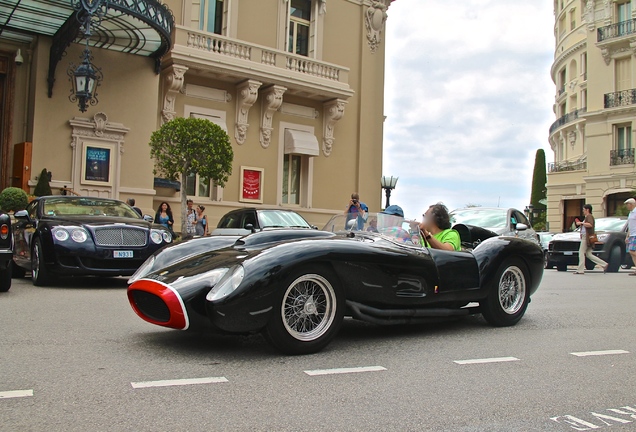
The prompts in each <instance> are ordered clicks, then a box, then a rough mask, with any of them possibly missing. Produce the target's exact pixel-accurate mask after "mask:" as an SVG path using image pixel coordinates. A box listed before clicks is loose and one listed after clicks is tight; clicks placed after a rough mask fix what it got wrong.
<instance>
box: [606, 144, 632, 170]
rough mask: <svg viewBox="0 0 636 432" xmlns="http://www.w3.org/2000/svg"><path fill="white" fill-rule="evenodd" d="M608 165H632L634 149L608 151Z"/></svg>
mask: <svg viewBox="0 0 636 432" xmlns="http://www.w3.org/2000/svg"><path fill="white" fill-rule="evenodd" d="M610 165H611V166H616V165H634V149H633V148H627V149H618V150H610Z"/></svg>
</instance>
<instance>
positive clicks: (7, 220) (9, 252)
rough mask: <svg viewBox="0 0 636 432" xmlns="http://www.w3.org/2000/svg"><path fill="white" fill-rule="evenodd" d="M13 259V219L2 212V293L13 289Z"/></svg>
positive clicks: (0, 269)
mask: <svg viewBox="0 0 636 432" xmlns="http://www.w3.org/2000/svg"><path fill="white" fill-rule="evenodd" d="M12 258H13V237H12V236H11V217H10V216H9V215H8V214H7V213H4V212H2V211H0V292H7V291H9V289H10V288H11V259H12Z"/></svg>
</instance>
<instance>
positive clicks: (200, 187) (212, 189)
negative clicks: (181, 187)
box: [185, 174, 219, 201]
mask: <svg viewBox="0 0 636 432" xmlns="http://www.w3.org/2000/svg"><path fill="white" fill-rule="evenodd" d="M185 190H186V195H187V196H188V197H199V198H205V199H209V200H212V201H219V197H218V191H219V188H218V187H216V185H215V184H214V182H212V181H211V180H210V179H206V178H202V177H199V176H198V175H196V174H190V175H189V176H188V177H187V178H186V189H185Z"/></svg>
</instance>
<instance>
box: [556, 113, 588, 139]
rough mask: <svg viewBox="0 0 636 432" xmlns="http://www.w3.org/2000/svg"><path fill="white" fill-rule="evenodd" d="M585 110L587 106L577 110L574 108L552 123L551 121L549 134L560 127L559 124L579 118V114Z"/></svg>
mask: <svg viewBox="0 0 636 432" xmlns="http://www.w3.org/2000/svg"><path fill="white" fill-rule="evenodd" d="M585 112H587V108H581V109H578V110H574V111H572V112H571V113H567V114H565V115H564V116H561V117H559V118H558V119H557V120H556V121H555V122H554V123H552V125H551V126H550V135H552V133H553V132H554V131H555V130H557V129H558V128H560V127H561V126H563V125H565V124H568V123H570V122H573V121H574V120H577V119H578V118H579V115H580V114H583V113H585Z"/></svg>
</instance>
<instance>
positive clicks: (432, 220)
mask: <svg viewBox="0 0 636 432" xmlns="http://www.w3.org/2000/svg"><path fill="white" fill-rule="evenodd" d="M420 234H421V238H422V245H423V246H426V247H431V248H433V249H442V250H449V251H458V250H461V247H462V244H461V239H460V238H459V233H458V232H457V231H455V230H454V229H451V222H450V215H449V214H448V209H447V208H446V206H445V205H444V204H441V203H438V204H433V205H432V206H430V207H429V208H428V210H427V211H426V213H424V219H423V220H422V222H421V223H420Z"/></svg>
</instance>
